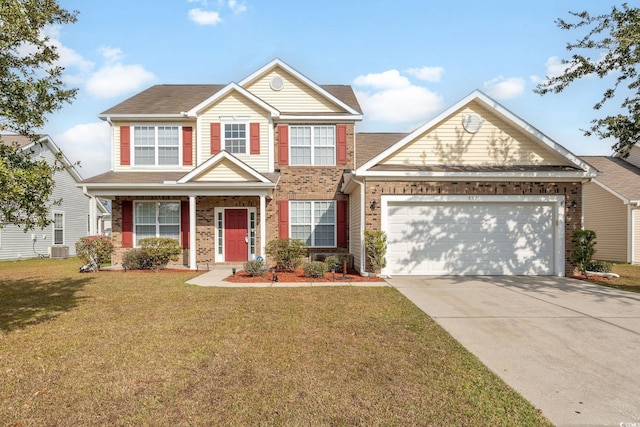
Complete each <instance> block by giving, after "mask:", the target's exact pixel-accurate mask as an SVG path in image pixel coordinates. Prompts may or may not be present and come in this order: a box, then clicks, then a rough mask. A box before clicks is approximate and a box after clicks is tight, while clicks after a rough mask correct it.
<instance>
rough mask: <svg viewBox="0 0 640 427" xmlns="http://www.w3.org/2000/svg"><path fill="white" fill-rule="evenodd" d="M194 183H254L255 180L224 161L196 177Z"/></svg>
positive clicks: (232, 164) (239, 168)
mask: <svg viewBox="0 0 640 427" xmlns="http://www.w3.org/2000/svg"><path fill="white" fill-rule="evenodd" d="M194 181H216V182H248V181H251V182H255V181H256V179H255V177H253V176H251V175H250V174H249V173H247V171H245V170H243V169H242V168H241V167H239V166H238V165H236V164H234V163H232V162H230V161H228V160H225V161H222V162H220V163H217V164H216V165H214V166H213V167H212V168H211V169H209V170H208V171H207V172H205V173H203V174H202V175H200V176H198V177H196V178H195V179H194Z"/></svg>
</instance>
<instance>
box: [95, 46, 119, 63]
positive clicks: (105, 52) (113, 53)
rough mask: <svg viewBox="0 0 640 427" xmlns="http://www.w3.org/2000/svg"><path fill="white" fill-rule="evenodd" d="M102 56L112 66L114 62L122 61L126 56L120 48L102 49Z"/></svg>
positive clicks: (106, 47)
mask: <svg viewBox="0 0 640 427" xmlns="http://www.w3.org/2000/svg"><path fill="white" fill-rule="evenodd" d="M100 54H101V55H102V57H103V58H104V59H105V61H107V63H109V64H112V63H114V62H119V61H122V59H123V57H124V55H123V53H122V50H121V49H120V48H119V47H110V46H105V47H101V48H100Z"/></svg>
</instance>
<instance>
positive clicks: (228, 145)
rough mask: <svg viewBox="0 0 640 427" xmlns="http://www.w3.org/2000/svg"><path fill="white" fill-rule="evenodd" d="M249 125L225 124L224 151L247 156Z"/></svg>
mask: <svg viewBox="0 0 640 427" xmlns="http://www.w3.org/2000/svg"><path fill="white" fill-rule="evenodd" d="M247 134H248V126H247V123H237V122H234V123H224V131H223V135H222V136H223V137H222V149H223V150H226V151H228V152H229V153H233V154H247V152H248V151H247V148H248V146H249V144H248V142H247V141H248V139H249V138H248V135H247Z"/></svg>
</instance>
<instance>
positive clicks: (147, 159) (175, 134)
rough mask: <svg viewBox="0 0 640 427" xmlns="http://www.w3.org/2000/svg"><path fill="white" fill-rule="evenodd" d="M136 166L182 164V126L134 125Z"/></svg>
mask: <svg viewBox="0 0 640 427" xmlns="http://www.w3.org/2000/svg"><path fill="white" fill-rule="evenodd" d="M133 153H134V164H135V165H136V166H156V165H158V166H162V165H179V164H180V126H134V127H133Z"/></svg>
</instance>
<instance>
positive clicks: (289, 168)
mask: <svg viewBox="0 0 640 427" xmlns="http://www.w3.org/2000/svg"><path fill="white" fill-rule="evenodd" d="M99 117H100V118H102V119H103V120H105V121H107V122H108V123H109V124H110V125H111V135H112V156H113V158H112V162H113V165H114V166H113V169H112V170H111V171H110V172H107V173H104V174H102V175H98V176H96V177H93V178H90V179H87V180H85V181H83V182H82V185H83V186H84V188H85V191H86V192H87V193H89V194H91V195H92V196H93V197H94V198H96V197H101V198H107V199H110V200H112V219H113V222H112V230H113V231H112V235H113V240H114V245H115V247H116V249H115V251H114V256H113V262H114V263H116V264H117V263H120V262H121V260H122V255H123V253H124V252H125V251H126V250H128V249H129V248H132V247H135V246H136V245H137V242H138V241H139V240H140V239H141V238H144V237H149V236H166V237H173V238H176V239H177V240H178V241H179V242H180V244H181V246H182V247H183V248H184V257H183V260H182V262H183V263H184V264H185V265H187V266H189V267H190V268H191V269H196V268H198V267H199V266H200V267H202V266H204V265H206V264H216V263H241V262H243V261H245V260H247V259H253V258H255V257H257V256H264V252H265V249H264V248H265V245H266V243H267V242H269V241H271V240H273V239H276V238H281V237H291V238H296V239H301V240H303V241H305V242H306V243H307V245H308V246H309V248H310V252H311V256H314V254H317V253H321V254H326V253H344V254H347V253H348V254H351V255H352V256H353V259H354V264H355V266H356V268H357V269H359V270H360V271H361V272H364V271H366V261H365V259H366V258H365V253H364V247H363V241H364V240H363V234H364V230H365V229H382V230H384V231H385V232H386V233H387V235H388V238H389V251H388V254H387V260H388V264H387V267H386V269H385V270H384V271H383V273H387V274H536V275H565V274H570V273H572V272H573V266H572V265H571V262H570V249H571V246H570V242H571V237H570V236H571V232H572V231H573V230H574V229H576V228H580V227H581V226H582V223H581V217H582V210H581V208H582V204H581V200H582V184H583V183H584V182H587V181H589V180H590V179H591V178H592V177H594V176H596V171H595V170H594V169H593V168H592V167H591V166H589V165H588V164H587V163H585V162H583V161H582V160H580V159H579V158H577V157H576V156H574V155H572V154H571V153H570V152H568V151H567V150H566V149H564V148H563V147H561V146H560V145H558V144H556V143H555V142H553V141H551V140H549V139H548V138H547V137H546V136H544V135H543V134H542V133H541V132H539V131H538V130H536V129H535V128H533V127H532V126H531V125H529V124H528V123H526V122H524V121H523V120H521V119H519V118H518V117H516V116H515V115H513V114H512V113H510V112H509V111H507V110H506V109H504V108H503V107H502V106H500V105H499V104H497V103H496V102H495V101H493V100H492V99H490V98H488V97H487V96H486V95H484V94H482V93H480V92H474V93H472V94H471V95H469V96H468V97H467V98H465V99H463V100H462V101H460V102H459V103H457V104H456V105H454V106H453V107H451V108H450V109H448V110H447V111H445V112H444V113H442V114H441V115H439V116H438V117H436V118H435V119H433V120H431V121H430V122H429V123H427V124H425V125H424V126H421V127H420V128H418V129H417V130H415V131H414V132H411V133H409V134H370V133H362V134H356V132H355V126H356V123H357V122H358V121H360V120H361V119H362V111H361V109H360V106H359V104H358V101H357V99H356V97H355V94H354V92H353V90H352V88H351V87H350V86H345V85H319V84H317V83H315V82H313V81H311V80H310V79H309V78H307V77H305V76H304V75H302V74H301V73H299V72H298V71H296V70H294V69H293V68H292V67H290V66H288V65H287V64H285V63H284V62H282V61H280V60H277V59H276V60H274V61H272V62H270V63H269V64H267V65H266V66H264V67H262V68H260V69H259V70H257V71H256V72H255V73H253V74H251V75H250V76H248V77H246V78H245V79H243V80H241V81H240V82H238V83H230V84H228V85H159V86H154V87H151V88H149V89H147V90H145V91H143V92H141V93H139V94H137V95H134V96H133V97H131V98H129V99H127V100H125V101H123V102H122V103H120V104H118V105H116V106H114V107H112V108H110V109H108V110H107V111H105V112H103V113H102V114H100V116H99Z"/></svg>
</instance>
